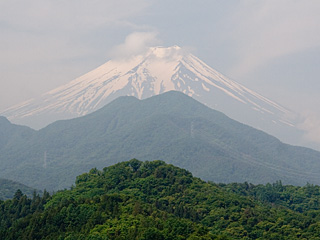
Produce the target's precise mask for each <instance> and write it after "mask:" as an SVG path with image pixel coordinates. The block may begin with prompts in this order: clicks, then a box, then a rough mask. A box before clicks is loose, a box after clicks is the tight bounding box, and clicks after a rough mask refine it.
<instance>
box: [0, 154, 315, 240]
mask: <svg viewBox="0 0 320 240" xmlns="http://www.w3.org/2000/svg"><path fill="white" fill-rule="evenodd" d="M254 189H255V190H254ZM257 189H259V191H256V190H257ZM270 189H273V191H274V192H281V191H282V192H283V193H284V194H285V197H286V199H291V201H296V200H297V196H298V195H299V199H300V200H299V201H300V203H299V204H300V205H301V208H296V207H298V202H295V204H296V206H295V207H290V206H292V204H291V205H290V202H288V204H289V205H288V206H286V204H285V201H284V200H283V199H282V200H281V197H277V198H278V200H279V202H278V203H277V202H275V201H274V199H268V198H266V199H260V198H259V196H258V195H259V194H256V196H253V195H254V194H253V192H256V193H257V192H260V195H261V196H262V195H263V193H265V194H268V191H270ZM281 189H282V190H281ZM283 189H285V190H284V191H283ZM306 189H307V190H306ZM318 190H319V187H316V186H312V185H308V186H306V187H292V186H283V185H282V184H281V183H279V182H278V183H276V184H273V185H265V186H264V185H259V186H255V185H252V184H251V185H250V184H246V183H244V184H227V185H221V186H220V185H217V184H213V183H207V182H204V181H202V180H200V179H199V178H194V177H193V176H192V175H191V173H190V172H188V171H186V170H184V169H180V168H177V167H174V166H173V165H168V164H165V163H164V162H162V161H153V162H140V161H138V160H131V161H128V162H122V163H118V164H116V165H114V166H110V167H107V168H104V169H103V171H99V170H97V169H92V170H91V171H90V172H89V173H85V174H82V175H80V176H78V177H77V179H76V185H75V186H74V187H72V189H71V190H64V191H59V192H57V193H56V194H54V195H53V196H49V194H48V193H47V192H45V193H44V194H43V196H42V197H39V196H38V195H34V196H33V198H32V199H28V198H26V197H25V196H23V195H22V194H21V192H17V193H16V194H15V197H14V199H12V200H7V201H5V202H0V222H1V225H0V239H130V240H132V239H145V240H147V239H148V240H149V239H155V240H157V239H290V240H292V239H320V237H319V233H320V224H319V222H320V221H319V220H320V219H319V218H320V217H319V216H320V214H319V213H320V212H319V207H316V205H315V202H317V201H319V191H318ZM290 196H292V198H291V197H290Z"/></svg>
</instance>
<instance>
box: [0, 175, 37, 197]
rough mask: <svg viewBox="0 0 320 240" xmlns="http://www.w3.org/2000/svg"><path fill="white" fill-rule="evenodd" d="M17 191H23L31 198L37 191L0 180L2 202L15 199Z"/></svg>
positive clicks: (19, 184)
mask: <svg viewBox="0 0 320 240" xmlns="http://www.w3.org/2000/svg"><path fill="white" fill-rule="evenodd" d="M17 190H20V191H22V192H23V193H24V194H26V195H27V196H29V197H31V196H32V194H33V192H34V191H35V189H33V188H30V187H28V186H26V185H24V184H21V183H18V182H14V181H11V180H7V179H1V178H0V200H7V199H11V198H13V197H14V194H15V192H16V191H17Z"/></svg>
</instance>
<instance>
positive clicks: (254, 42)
mask: <svg viewBox="0 0 320 240" xmlns="http://www.w3.org/2000/svg"><path fill="white" fill-rule="evenodd" d="M319 13H320V1H319V0H259V1H257V0H234V1H233V0H228V1H223V0H219V1H218V0H217V1H215V0H183V1H182V0H170V1H169V0H107V1H106V0H91V1H84V0H68V1H62V0H29V1H25V0H2V1H0V53H1V54H0V84H1V85H0V86H1V87H0V111H1V110H4V109H5V108H7V107H9V106H11V105H13V104H16V103H19V102H21V101H23V100H26V99H29V98H32V97H34V96H37V95H39V94H41V93H44V92H46V91H47V90H50V89H52V88H54V87H57V86H59V85H61V84H64V83H67V82H68V81H70V80H72V79H74V78H76V77H78V76H80V75H82V74H84V73H86V72H88V71H90V70H92V69H93V68H95V67H97V66H99V65H101V64H103V63H104V62H106V61H107V60H109V59H110V58H111V57H114V55H115V54H119V52H120V54H121V52H122V51H123V52H126V51H128V52H132V53H134V52H135V51H138V50H139V49H142V48H144V47H146V46H154V45H163V46H171V45H179V46H182V47H186V48H188V49H189V50H190V51H191V52H192V53H193V54H195V55H196V56H198V57H199V58H200V59H202V60H203V61H204V62H206V63H207V64H208V65H209V66H211V67H213V68H214V69H216V70H218V71H220V72H221V73H223V74H225V75H226V76H228V77H229V78H231V79H233V80H236V81H237V82H239V83H241V84H243V85H245V86H246V87H248V88H251V89H252V90H254V91H256V92H258V93H260V94H262V95H264V96H266V97H268V98H270V99H272V100H274V101H276V102H278V103H280V104H282V105H284V106H286V107H288V108H290V109H292V110H294V111H296V112H299V113H301V114H303V115H304V116H306V117H307V120H306V122H305V124H304V125H303V128H305V129H308V130H310V131H309V132H308V133H309V135H308V136H307V137H309V138H311V139H318V140H319V141H320V106H319V105H320V94H319V91H320V78H319V76H320V66H319V65H320V14H319Z"/></svg>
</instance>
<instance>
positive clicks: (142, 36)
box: [110, 32, 161, 58]
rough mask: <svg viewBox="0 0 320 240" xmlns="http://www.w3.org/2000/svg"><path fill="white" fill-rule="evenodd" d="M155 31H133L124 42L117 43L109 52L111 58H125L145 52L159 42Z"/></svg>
mask: <svg viewBox="0 0 320 240" xmlns="http://www.w3.org/2000/svg"><path fill="white" fill-rule="evenodd" d="M160 43H161V41H160V40H159V39H158V38H157V33H156V32H133V33H131V34H129V35H128V36H127V37H126V39H125V41H124V43H122V44H120V45H117V46H115V47H114V49H113V50H112V51H111V52H110V56H111V57H112V58H127V57H131V56H133V55H137V54H139V53H143V52H145V51H146V50H147V49H148V48H149V47H154V46H156V45H158V44H160Z"/></svg>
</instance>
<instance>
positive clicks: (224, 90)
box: [1, 46, 295, 143]
mask: <svg viewBox="0 0 320 240" xmlns="http://www.w3.org/2000/svg"><path fill="white" fill-rule="evenodd" d="M171 90H176V91H181V92H183V93H185V94H186V95H189V96H191V97H193V98H195V99H197V100H198V101H200V102H202V103H204V104H206V105H207V106H209V107H212V108H214V109H216V110H219V111H222V112H223V113H225V114H227V115H228V116H229V117H231V118H234V119H236V120H238V121H240V122H243V123H246V124H249V125H251V126H253V127H256V128H258V129H261V130H264V131H266V132H268V133H270V134H273V135H275V136H277V137H280V138H281V139H282V140H284V141H287V142H290V141H288V139H289V138H288V139H286V137H287V136H288V132H291V131H292V129H293V126H294V125H295V120H294V119H295V114H293V113H292V112H291V111H289V110H288V109H286V108H284V107H282V106H280V105H279V104H277V103H275V102H273V101H271V100H269V99H267V98H265V97H263V96H261V95H260V94H258V93H255V92H254V91H252V90H250V89H248V88H246V87H244V86H242V85H241V84H239V83H237V82H235V81H232V80H230V79H228V78H227V77H225V76H223V75H222V74H221V73H219V72H217V71H216V70H214V69H212V68H211V67H209V66H208V65H207V64H205V63H204V62H203V61H201V60H200V59H199V58H197V57H196V56H194V55H192V54H190V53H189V52H187V51H185V50H184V49H182V48H180V47H178V46H172V47H168V48H165V47H152V48H149V49H148V51H146V52H145V53H143V54H140V55H136V56H130V57H128V58H126V59H115V60H110V61H108V62H106V63H105V64H103V65H101V66H100V67H98V68H96V69H94V70H92V71H91V72H89V73H87V74H85V75H83V76H81V77H79V78H77V79H75V80H73V81H71V82H69V83H68V84H66V85H63V86H61V87H59V88H56V89H54V90H52V91H49V92H47V93H45V94H43V95H42V96H40V97H38V98H36V99H32V100H29V101H26V102H24V103H22V104H19V105H16V106H14V107H11V108H9V109H7V110H6V111H4V112H3V113H1V115H4V116H6V117H8V119H9V120H10V121H12V122H14V123H19V124H25V125H29V126H31V127H33V128H42V127H44V126H45V125H47V124H49V123H51V122H53V121H55V120H60V119H68V118H73V117H78V116H83V115H86V114H88V113H91V112H93V111H95V110H97V109H99V108H101V107H102V106H104V105H106V104H107V103H109V102H110V101H112V100H114V99H115V98H117V97H119V96H135V97H137V98H139V99H145V98H148V97H151V96H153V95H157V94H161V93H163V92H167V91H171ZM172 104H174V103H172ZM285 136H286V137H285ZM291 138H292V137H291ZM291 143H292V142H291Z"/></svg>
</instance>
